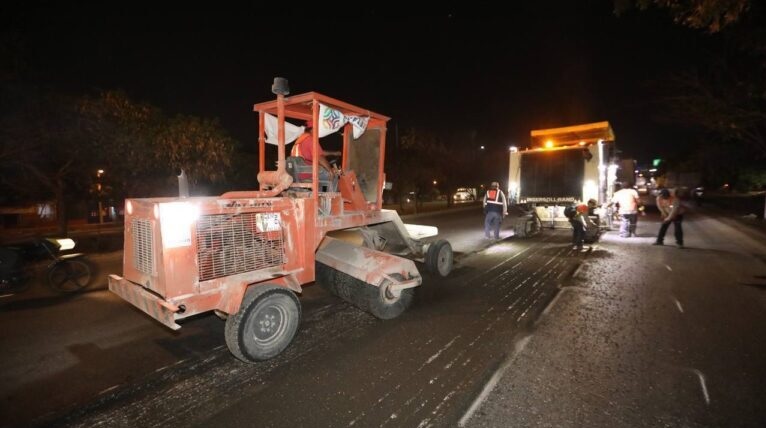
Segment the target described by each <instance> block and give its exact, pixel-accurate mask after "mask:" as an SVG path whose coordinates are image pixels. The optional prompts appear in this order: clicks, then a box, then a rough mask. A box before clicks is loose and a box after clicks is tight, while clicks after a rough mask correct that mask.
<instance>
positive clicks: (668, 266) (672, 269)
mask: <svg viewBox="0 0 766 428" xmlns="http://www.w3.org/2000/svg"><path fill="white" fill-rule="evenodd" d="M665 267H666V268H668V270H669V271H671V272H673V269H671V268H670V266H668V265H665Z"/></svg>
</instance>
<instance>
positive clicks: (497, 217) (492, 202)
mask: <svg viewBox="0 0 766 428" xmlns="http://www.w3.org/2000/svg"><path fill="white" fill-rule="evenodd" d="M484 213H485V214H486V215H485V217H484V237H485V238H487V239H489V238H490V237H489V232H490V230H492V231H494V234H495V239H500V224H501V223H502V222H503V218H505V216H507V215H508V203H507V201H506V199H505V195H504V194H503V191H502V190H500V183H498V182H497V181H493V182H492V185H491V186H490V188H489V190H487V193H485V194H484Z"/></svg>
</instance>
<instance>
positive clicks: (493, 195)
mask: <svg viewBox="0 0 766 428" xmlns="http://www.w3.org/2000/svg"><path fill="white" fill-rule="evenodd" d="M500 193H501V192H500V191H499V190H497V189H489V190H487V203H488V204H498V205H503V203H502V202H500Z"/></svg>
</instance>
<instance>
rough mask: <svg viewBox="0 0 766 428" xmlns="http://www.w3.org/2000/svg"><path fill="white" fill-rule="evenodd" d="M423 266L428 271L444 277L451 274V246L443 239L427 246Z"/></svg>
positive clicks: (452, 260) (452, 261)
mask: <svg viewBox="0 0 766 428" xmlns="http://www.w3.org/2000/svg"><path fill="white" fill-rule="evenodd" d="M424 261H425V264H426V268H428V271H429V272H431V273H433V274H436V275H439V276H441V277H446V276H447V275H449V274H450V272H452V267H453V264H454V259H453V254H452V245H450V243H449V242H447V241H446V240H444V239H440V240H438V241H436V242H434V243H432V244H431V245H429V246H428V251H426V257H425V260H424Z"/></svg>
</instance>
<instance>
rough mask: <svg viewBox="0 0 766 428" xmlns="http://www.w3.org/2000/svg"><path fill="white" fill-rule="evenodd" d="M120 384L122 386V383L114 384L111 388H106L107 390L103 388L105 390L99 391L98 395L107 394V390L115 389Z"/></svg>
mask: <svg viewBox="0 0 766 428" xmlns="http://www.w3.org/2000/svg"><path fill="white" fill-rule="evenodd" d="M118 386H120V385H114V386H110V387H109V388H107V389H105V390H103V391H101V392H99V393H98V395H101V394H106V393H107V392H109V391H111V390H113V389H115V388H117V387H118Z"/></svg>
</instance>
